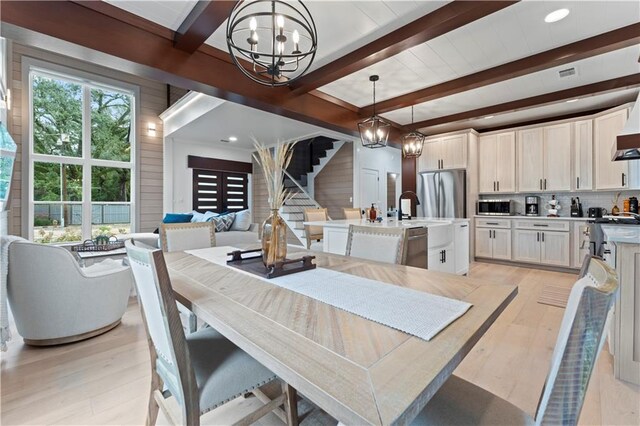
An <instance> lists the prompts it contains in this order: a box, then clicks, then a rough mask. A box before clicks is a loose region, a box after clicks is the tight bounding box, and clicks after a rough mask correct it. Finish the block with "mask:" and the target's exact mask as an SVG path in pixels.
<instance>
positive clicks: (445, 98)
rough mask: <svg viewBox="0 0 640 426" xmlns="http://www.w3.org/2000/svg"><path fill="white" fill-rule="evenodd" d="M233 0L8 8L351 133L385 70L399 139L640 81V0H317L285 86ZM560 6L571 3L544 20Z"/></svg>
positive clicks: (73, 52)
mask: <svg viewBox="0 0 640 426" xmlns="http://www.w3.org/2000/svg"><path fill="white" fill-rule="evenodd" d="M235 3H236V2H235V1H219V0H216V1H213V2H206V1H193V0H184V1H121V0H117V1H109V2H95V1H75V2H72V1H54V2H48V1H43V2H38V1H26V2H20V1H7V0H3V1H2V2H1V3H0V18H1V19H2V21H3V22H4V23H6V24H10V25H3V28H2V33H3V35H5V36H7V37H9V38H15V39H16V40H17V41H19V42H23V43H28V44H32V45H36V46H37V47H43V48H48V49H52V50H56V51H58V52H61V53H63V54H67V55H70V56H75V57H79V58H80V59H86V60H92V61H94V62H96V61H97V62H99V63H100V64H101V65H105V66H111V67H114V68H118V69H121V70H123V71H127V72H132V73H136V74H139V75H142V76H145V77H149V78H155V79H158V80H161V81H165V82H167V83H170V84H174V85H177V86H181V87H185V88H187V89H191V90H196V91H201V92H204V93H207V94H209V95H212V96H216V97H219V98H223V99H226V100H229V101H232V102H236V103H240V104H244V105H247V106H250V107H254V108H258V109H262V110H264V111H268V112H272V113H276V114H280V115H283V116H286V117H289V118H293V119H296V120H301V121H305V122H307V123H310V124H314V125H319V126H323V127H327V128H330V129H332V130H337V131H341V132H346V133H351V134H355V132H356V123H357V122H358V121H359V120H361V119H363V118H366V117H367V116H368V115H370V114H371V111H372V108H371V85H370V83H369V81H368V77H369V75H371V74H378V75H380V81H379V82H378V84H377V86H376V88H377V100H378V111H379V112H380V113H381V114H382V115H383V116H384V117H386V118H387V119H389V120H391V121H392V122H393V123H396V126H395V128H394V133H393V134H392V139H393V140H394V142H395V141H397V139H398V136H399V135H400V134H401V133H402V132H405V131H407V130H409V129H420V130H421V131H423V132H425V133H428V134H434V133H440V132H445V131H452V130H458V129H464V128H469V127H472V128H475V129H477V130H483V129H485V130H487V129H499V128H503V127H505V126H509V125H514V124H520V123H530V122H537V121H541V120H545V119H549V118H553V117H568V116H571V115H576V114H579V113H581V112H592V111H597V110H600V109H603V108H606V107H610V106H613V105H616V104H620V103H624V102H627V101H631V100H634V99H635V98H636V97H637V94H638V91H639V88H640V63H639V62H638V61H639V57H640V2H637V1H612V0H600V1H557V0H556V1H520V2H518V1H454V2H446V1H401V0H386V1H382V0H380V1H319V0H316V1H314V0H308V1H306V2H305V4H306V5H307V6H308V8H309V10H310V12H311V14H312V15H313V17H314V19H315V22H316V26H317V29H318V40H319V41H318V54H317V56H316V60H315V62H314V64H313V66H312V68H311V69H310V71H309V72H308V73H307V75H306V76H304V77H303V78H302V79H300V80H299V81H298V82H295V83H294V84H293V85H292V86H291V87H284V88H277V89H272V88H266V87H263V86H259V85H257V84H256V83H253V82H251V81H250V80H248V79H247V78H246V77H244V76H243V75H242V74H241V73H240V72H239V70H237V69H236V68H235V66H234V65H233V64H232V63H231V60H230V58H229V54H228V52H227V51H226V45H225V34H224V32H225V27H226V17H227V16H228V14H229V12H230V10H231V9H232V8H233V6H234V5H235ZM559 8H567V9H569V10H570V14H569V16H568V17H567V18H565V19H563V20H561V21H559V22H555V23H545V22H544V18H545V16H546V15H547V14H548V13H549V12H551V11H553V10H556V9H559ZM77 45H80V46H83V47H84V48H85V49H78V48H77ZM96 51H97V52H100V54H96ZM569 68H573V69H574V70H575V73H574V74H573V75H571V76H569V77H560V75H559V71H561V70H566V69H569ZM567 101H571V102H567ZM411 106H414V110H415V124H413V125H412V124H411Z"/></svg>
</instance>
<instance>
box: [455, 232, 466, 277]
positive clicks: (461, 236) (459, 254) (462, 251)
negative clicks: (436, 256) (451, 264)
mask: <svg viewBox="0 0 640 426" xmlns="http://www.w3.org/2000/svg"><path fill="white" fill-rule="evenodd" d="M453 228H454V248H455V273H456V274H457V275H464V274H467V273H469V222H464V223H455V224H454V225H453Z"/></svg>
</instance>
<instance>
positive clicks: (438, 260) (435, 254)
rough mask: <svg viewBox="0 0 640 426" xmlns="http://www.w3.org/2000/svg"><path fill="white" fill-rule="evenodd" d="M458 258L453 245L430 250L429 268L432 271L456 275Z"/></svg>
mask: <svg viewBox="0 0 640 426" xmlns="http://www.w3.org/2000/svg"><path fill="white" fill-rule="evenodd" d="M455 264H456V256H455V250H454V246H453V244H449V245H448V246H446V247H443V248H439V249H432V250H429V263H428V268H427V269H429V270H430V271H439V272H448V273H450V274H455V273H456V265H455Z"/></svg>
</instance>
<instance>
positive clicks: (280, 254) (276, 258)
mask: <svg viewBox="0 0 640 426" xmlns="http://www.w3.org/2000/svg"><path fill="white" fill-rule="evenodd" d="M286 257H287V224H286V223H285V222H284V219H282V217H280V214H279V213H278V210H271V216H269V217H268V218H267V219H266V220H265V221H264V222H263V223H262V262H263V263H264V264H265V266H267V265H273V264H274V263H276V262H281V261H284V260H285V258H286Z"/></svg>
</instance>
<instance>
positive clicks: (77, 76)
mask: <svg viewBox="0 0 640 426" xmlns="http://www.w3.org/2000/svg"><path fill="white" fill-rule="evenodd" d="M35 75H41V76H43V77H45V78H53V79H57V80H63V81H66V82H70V83H73V84H79V85H81V86H82V96H83V102H82V141H81V142H82V156H81V157H68V156H63V155H49V154H38V153H35V152H34V140H33V137H34V131H33V130H34V129H33V77H34V76H35ZM22 82H23V84H22V88H23V90H22V92H23V93H22V101H23V103H22V105H23V106H22V117H23V121H24V124H25V126H26V129H27V131H26V132H23V137H22V139H23V144H22V149H21V151H22V154H23V162H22V164H23V170H22V173H23V182H25V183H26V187H23V188H22V191H23V194H26V196H25V195H23V199H22V207H23V211H26V212H27V214H26V215H23V219H24V218H25V216H26V220H23V223H22V233H23V235H26V236H27V238H28V239H29V240H31V241H33V238H34V226H33V222H34V216H35V205H36V204H61V205H65V204H67V205H73V204H76V205H82V227H81V229H82V240H85V239H89V238H92V226H93V225H92V223H91V222H92V204H93V202H92V200H91V169H92V167H110V168H124V169H130V170H131V183H130V188H131V194H130V202H129V205H130V220H131V228H130V232H131V233H134V232H136V231H137V228H138V224H139V219H140V212H139V210H138V208H137V206H138V205H139V203H138V201H139V174H140V171H139V150H140V147H139V143H138V141H140V140H141V138H140V133H139V131H140V129H139V126H138V121H139V119H140V88H139V87H138V86H136V85H132V84H129V83H125V82H122V81H118V80H115V79H111V78H108V77H103V76H100V75H97V74H92V73H88V72H84V71H79V70H76V69H71V68H68V67H65V66H62V65H57V64H53V63H49V62H45V61H40V60H37V59H33V58H28V57H23V60H22ZM94 88H95V89H103V90H109V91H114V92H119V93H124V94H127V95H130V96H131V97H132V106H131V127H132V129H131V150H130V158H129V161H115V160H100V159H94V158H91V89H94ZM36 162H44V163H54V164H73V165H80V166H82V201H81V202H74V201H62V200H61V201H60V202H59V203H58V202H37V201H35V200H34V188H33V185H34V163H36ZM24 165H26V167H24ZM96 203H97V202H96ZM99 203H100V204H122V202H112V203H111V202H99ZM61 244H65V243H61Z"/></svg>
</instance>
